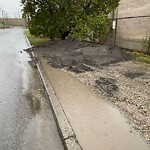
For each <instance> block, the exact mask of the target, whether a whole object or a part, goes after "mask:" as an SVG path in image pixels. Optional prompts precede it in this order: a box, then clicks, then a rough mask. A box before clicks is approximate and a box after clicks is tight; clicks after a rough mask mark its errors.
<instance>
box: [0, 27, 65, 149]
mask: <svg viewBox="0 0 150 150" xmlns="http://www.w3.org/2000/svg"><path fill="white" fill-rule="evenodd" d="M27 47H28V45H27V42H26V39H25V36H24V29H23V28H11V29H0V150H62V149H63V146H62V143H61V140H60V137H59V135H58V131H57V128H56V124H55V121H54V118H53V115H52V112H51V109H50V104H49V101H48V100H47V99H46V98H45V94H44V91H43V88H42V85H41V82H40V80H39V77H38V75H37V72H36V70H35V69H33V68H32V67H30V65H29V64H28V61H29V60H30V58H29V56H28V54H27V53H26V52H24V51H23V49H25V48H27Z"/></svg>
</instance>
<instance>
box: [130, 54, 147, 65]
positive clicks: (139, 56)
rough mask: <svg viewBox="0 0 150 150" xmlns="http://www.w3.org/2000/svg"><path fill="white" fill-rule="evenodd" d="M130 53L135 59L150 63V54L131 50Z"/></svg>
mask: <svg viewBox="0 0 150 150" xmlns="http://www.w3.org/2000/svg"><path fill="white" fill-rule="evenodd" d="M128 53H129V54H130V55H131V56H132V57H133V59H134V60H136V61H140V62H144V63H147V64H150V55H147V54H144V53H138V52H132V51H129V52H128Z"/></svg>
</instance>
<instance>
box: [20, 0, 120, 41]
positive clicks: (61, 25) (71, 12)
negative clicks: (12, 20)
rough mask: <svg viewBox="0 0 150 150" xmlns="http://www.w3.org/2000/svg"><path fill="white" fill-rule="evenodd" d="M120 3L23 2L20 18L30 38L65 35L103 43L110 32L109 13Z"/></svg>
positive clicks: (108, 0)
mask: <svg viewBox="0 0 150 150" xmlns="http://www.w3.org/2000/svg"><path fill="white" fill-rule="evenodd" d="M119 1H120V0H78V1H77V0H22V4H23V15H24V17H26V18H27V19H28V24H29V30H30V33H31V34H33V35H40V36H41V35H42V36H48V37H50V38H51V39H65V38H66V37H67V36H71V37H75V38H79V39H81V40H82V39H85V38H86V39H90V40H91V41H93V42H100V43H101V42H103V41H104V40H105V39H106V37H107V34H108V32H109V24H110V23H109V20H108V14H109V13H110V12H112V11H113V10H114V9H115V8H116V7H117V6H118V5H119Z"/></svg>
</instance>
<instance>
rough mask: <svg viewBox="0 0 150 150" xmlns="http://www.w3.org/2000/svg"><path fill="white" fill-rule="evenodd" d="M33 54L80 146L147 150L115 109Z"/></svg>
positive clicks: (93, 149) (89, 149) (97, 149)
mask: <svg viewBox="0 0 150 150" xmlns="http://www.w3.org/2000/svg"><path fill="white" fill-rule="evenodd" d="M34 54H35V56H36V57H37V58H38V60H39V62H40V67H39V69H40V70H42V72H41V75H42V76H44V77H46V83H45V86H47V87H51V86H52V88H53V90H54V93H55V94H56V97H57V100H58V101H59V104H60V105H61V108H62V110H63V111H62V112H63V114H59V115H60V116H61V115H62V116H63V115H65V116H66V118H67V120H68V122H69V124H70V126H71V128H72V130H73V132H74V133H75V135H76V136H74V137H76V139H77V141H78V142H79V145H80V146H81V147H82V149H84V150H149V146H148V145H147V144H146V142H144V141H142V140H141V139H140V137H138V136H137V134H136V132H135V131H134V130H133V129H132V128H131V127H130V126H129V125H128V124H127V123H126V120H125V119H124V118H123V116H122V115H121V114H120V112H119V111H118V110H117V109H116V108H113V107H112V106H111V105H109V104H108V103H107V102H106V101H104V100H103V99H102V98H101V97H100V96H99V95H98V94H97V93H95V92H94V91H92V90H91V89H90V87H88V86H86V85H84V84H83V83H81V82H80V81H79V80H78V79H76V78H74V77H72V76H71V75H70V74H69V73H67V72H65V71H62V70H59V69H55V68H52V67H51V66H50V65H49V64H48V63H47V61H46V59H44V58H43V57H42V55H41V54H40V52H34ZM50 96H51V95H50ZM52 97H53V96H52ZM52 99H53V98H52ZM53 102H54V103H55V101H53ZM52 106H53V107H55V106H56V105H55V104H52ZM56 107H57V106H56ZM54 109H55V108H54ZM56 117H57V116H56ZM56 119H57V118H56ZM58 123H59V121H58ZM61 123H62V124H63V121H61ZM64 124H65V123H64ZM66 130H67V129H66ZM69 130H70V129H69ZM64 139H65V138H64ZM67 139H68V138H67ZM72 149H73V148H72ZM74 149H80V148H74Z"/></svg>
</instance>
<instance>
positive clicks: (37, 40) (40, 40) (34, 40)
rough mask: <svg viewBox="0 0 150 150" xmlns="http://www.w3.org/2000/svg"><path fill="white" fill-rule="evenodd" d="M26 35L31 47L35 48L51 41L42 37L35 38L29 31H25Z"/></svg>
mask: <svg viewBox="0 0 150 150" xmlns="http://www.w3.org/2000/svg"><path fill="white" fill-rule="evenodd" d="M25 34H26V36H27V38H28V39H29V41H30V43H31V45H33V46H37V45H42V44H44V43H46V42H47V41H49V40H50V39H49V38H45V37H44V38H41V37H36V36H33V35H31V34H30V32H29V30H28V29H26V30H25Z"/></svg>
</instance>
